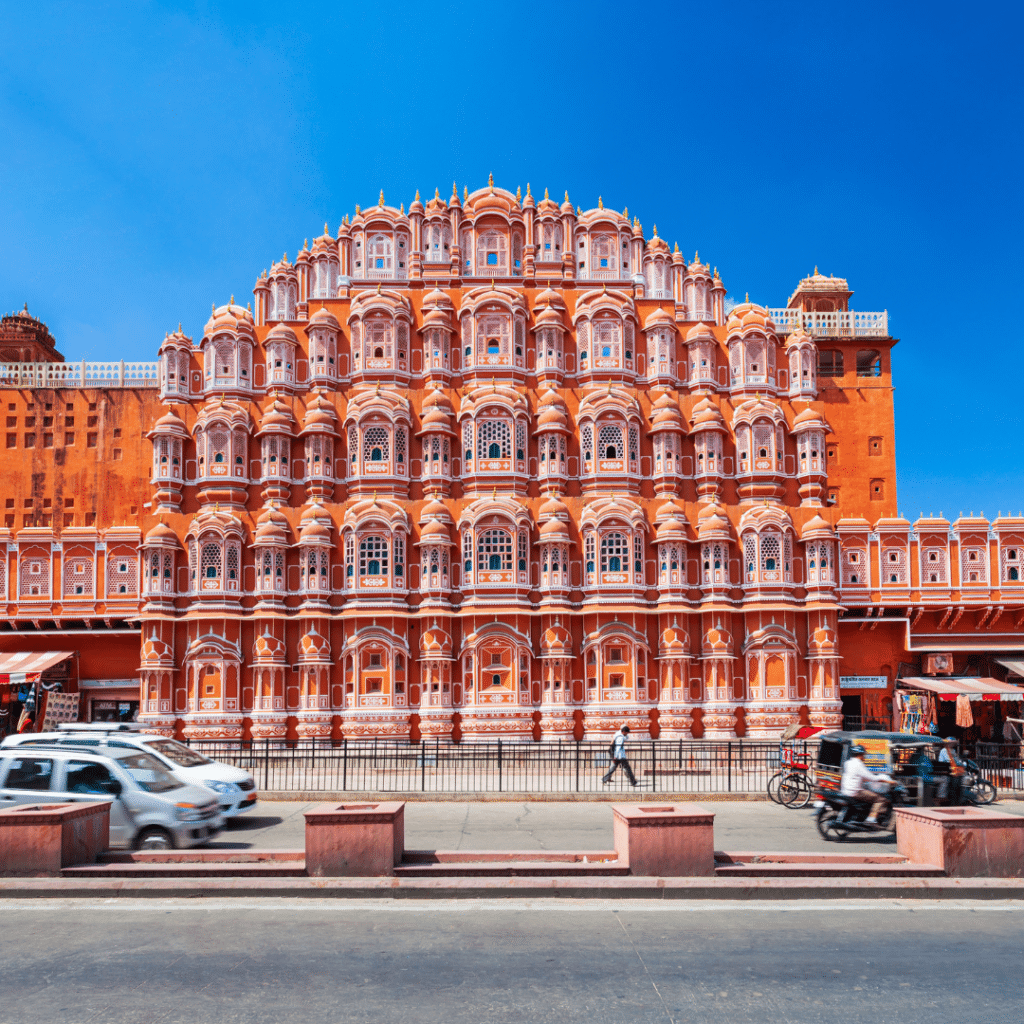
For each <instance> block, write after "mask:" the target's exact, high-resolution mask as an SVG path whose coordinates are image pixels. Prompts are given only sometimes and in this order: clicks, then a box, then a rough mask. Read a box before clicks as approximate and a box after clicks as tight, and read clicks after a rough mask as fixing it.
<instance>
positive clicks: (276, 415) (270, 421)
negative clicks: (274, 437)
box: [257, 396, 295, 434]
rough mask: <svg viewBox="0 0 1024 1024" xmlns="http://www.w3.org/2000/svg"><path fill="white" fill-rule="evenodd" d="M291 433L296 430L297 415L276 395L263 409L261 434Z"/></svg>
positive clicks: (259, 431)
mask: <svg viewBox="0 0 1024 1024" xmlns="http://www.w3.org/2000/svg"><path fill="white" fill-rule="evenodd" d="M270 432H273V433H283V434H291V433H294V432H295V417H294V416H293V415H292V411H291V409H290V408H289V407H288V406H287V405H285V404H284V402H282V401H281V400H280V399H279V398H277V397H276V396H275V397H274V400H273V401H272V402H271V403H270V405H268V406H267V407H266V409H264V410H263V415H262V416H261V417H260V428H259V430H258V431H257V433H259V434H266V433H270Z"/></svg>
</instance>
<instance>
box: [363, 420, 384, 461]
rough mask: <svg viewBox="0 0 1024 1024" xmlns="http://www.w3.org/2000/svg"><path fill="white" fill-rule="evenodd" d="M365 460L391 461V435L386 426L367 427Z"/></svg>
mask: <svg viewBox="0 0 1024 1024" xmlns="http://www.w3.org/2000/svg"><path fill="white" fill-rule="evenodd" d="M363 460H364V461H365V462H389V461H390V460H391V449H390V435H389V432H388V430H387V429H386V428H385V427H367V428H366V430H364V431H363Z"/></svg>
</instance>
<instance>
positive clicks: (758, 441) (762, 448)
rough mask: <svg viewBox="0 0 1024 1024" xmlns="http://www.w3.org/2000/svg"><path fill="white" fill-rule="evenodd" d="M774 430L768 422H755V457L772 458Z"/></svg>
mask: <svg viewBox="0 0 1024 1024" xmlns="http://www.w3.org/2000/svg"><path fill="white" fill-rule="evenodd" d="M773 437H774V431H773V430H772V428H771V427H770V426H768V424H766V423H755V424H754V458H756V459H770V458H772V439H773Z"/></svg>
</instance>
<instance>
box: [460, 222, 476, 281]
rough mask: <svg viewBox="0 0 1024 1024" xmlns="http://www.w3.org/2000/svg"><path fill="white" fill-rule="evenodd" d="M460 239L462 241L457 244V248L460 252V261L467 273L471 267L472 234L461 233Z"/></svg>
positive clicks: (467, 232) (470, 232) (469, 232)
mask: <svg viewBox="0 0 1024 1024" xmlns="http://www.w3.org/2000/svg"><path fill="white" fill-rule="evenodd" d="M460 237H461V239H462V241H461V242H460V243H459V248H460V249H461V250H462V261H463V263H464V265H465V267H466V272H467V273H468V272H469V270H470V268H471V267H472V266H473V232H472V231H463V232H462V235H461V236H460Z"/></svg>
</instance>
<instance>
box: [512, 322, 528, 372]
mask: <svg viewBox="0 0 1024 1024" xmlns="http://www.w3.org/2000/svg"><path fill="white" fill-rule="evenodd" d="M525 337H526V325H525V324H524V323H523V321H522V320H520V319H519V318H518V317H517V318H516V322H515V337H514V341H515V356H516V366H522V365H523V359H524V357H525V345H526V342H525Z"/></svg>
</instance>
